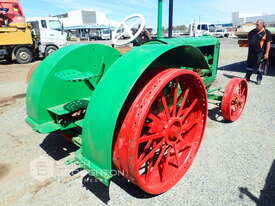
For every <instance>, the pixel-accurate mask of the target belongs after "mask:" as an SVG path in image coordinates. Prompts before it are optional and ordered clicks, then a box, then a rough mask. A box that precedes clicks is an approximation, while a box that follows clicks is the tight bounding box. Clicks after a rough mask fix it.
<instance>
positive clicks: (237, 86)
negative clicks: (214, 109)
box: [221, 78, 248, 122]
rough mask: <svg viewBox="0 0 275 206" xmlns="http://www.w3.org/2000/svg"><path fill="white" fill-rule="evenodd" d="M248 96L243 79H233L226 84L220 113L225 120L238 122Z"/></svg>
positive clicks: (246, 86) (245, 82)
mask: <svg viewBox="0 0 275 206" xmlns="http://www.w3.org/2000/svg"><path fill="white" fill-rule="evenodd" d="M247 94H248V85H247V81H246V80H245V79H241V78H234V79H231V80H230V82H229V83H228V85H227V87H226V89H225V92H224V96H223V99H222V105H221V111H222V116H223V118H224V119H225V120H227V121H230V122H234V121H236V120H238V119H239V118H240V116H241V114H242V112H243V110H244V107H245V104H246V100H247Z"/></svg>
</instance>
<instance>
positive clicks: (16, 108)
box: [0, 40, 275, 206]
mask: <svg viewBox="0 0 275 206" xmlns="http://www.w3.org/2000/svg"><path fill="white" fill-rule="evenodd" d="M246 53H247V49H245V48H238V47H237V43H236V41H235V40H222V48H221V56H220V57H221V58H220V66H221V70H220V71H219V75H218V80H217V81H216V82H215V84H214V85H215V86H225V85H226V83H227V82H228V81H229V80H230V78H232V77H235V76H237V77H243V76H244V73H243V72H244V65H245V64H244V62H243V61H244V60H245V58H246ZM30 66H31V65H29V67H30ZM8 67H13V69H12V70H13V71H14V73H16V72H17V71H18V72H19V70H20V67H21V66H18V65H16V66H13V65H0V79H1V77H3V74H2V73H4V72H3V71H4V70H5V71H7V68H8ZM29 67H28V68H29ZM28 68H27V67H25V66H24V67H22V69H23V70H24V71H25V72H21V73H20V74H21V75H22V76H21V77H20V78H18V79H15V80H14V81H11V82H10V83H9V81H1V83H0V92H1V93H0V97H3V98H4V99H3V98H2V99H0V125H1V131H0V139H1V140H0V185H1V190H0V205H3V206H4V205H7V206H10V205H18V206H19V205H20V206H36V205H41V206H47V205H49V206H55V205H56V206H63V205H64V206H65V205H66V206H70V205H81V206H82V205H83V206H84V205H93V206H94V205H105V204H108V205H142V204H147V205H188V206H200V205H202V206H238V205H242V206H255V205H260V206H274V205H275V161H274V158H275V140H274V139H275V116H274V114H275V94H274V92H271V90H272V88H274V82H275V77H274V76H275V68H273V69H272V70H271V75H270V76H266V77H265V78H264V81H263V84H262V85H261V86H256V85H255V84H254V83H249V99H248V104H247V107H246V109H245V112H244V114H243V116H242V117H241V119H240V120H239V121H237V122H235V123H230V124H228V123H224V122H222V121H217V120H215V118H214V117H215V114H216V113H217V109H215V108H212V107H211V110H210V112H209V121H208V126H207V131H206V135H205V137H204V141H203V144H202V146H201V149H200V151H199V153H198V155H197V158H196V160H195V161H194V163H193V165H192V167H191V169H190V170H189V171H188V173H187V175H186V176H185V177H184V178H183V179H182V180H181V181H180V182H179V183H178V184H177V185H176V186H175V187H174V188H173V189H172V190H170V191H168V192H167V193H165V194H162V195H159V196H154V197H152V196H148V195H146V194H144V193H143V192H141V191H140V190H139V189H138V188H136V187H135V186H134V185H132V184H131V183H128V182H126V181H125V180H123V179H121V178H116V179H115V180H114V181H112V183H111V186H110V188H109V189H108V188H106V187H104V186H102V185H101V184H100V183H98V182H94V181H93V182H91V183H89V184H88V183H85V181H84V180H85V179H87V178H86V177H87V176H86V173H85V171H82V172H80V173H78V174H76V175H75V176H70V175H69V173H70V172H72V171H73V170H74V169H76V168H77V167H76V166H69V167H67V166H64V162H65V161H66V160H68V159H70V156H71V153H72V152H73V151H75V150H76V147H74V146H72V145H70V144H69V143H67V142H66V141H64V140H63V139H62V138H59V137H57V136H55V135H50V136H46V135H40V134H37V133H35V132H33V131H32V130H31V129H30V128H29V127H28V126H27V125H26V123H25V122H24V118H25V105H24V92H23V93H22V90H24V89H25V85H24V78H25V76H23V74H25V73H26V72H27V71H28ZM5 75H6V74H5ZM5 79H6V78H5ZM16 85H17V86H16ZM17 87H18V88H17ZM4 91H6V92H7V91H8V92H10V94H11V96H9V97H7V95H6V94H7V93H5V95H4V94H3V93H2V92H4ZM37 158H38V159H40V160H41V158H44V159H43V160H45V158H46V159H47V162H48V163H49V164H53V166H54V168H55V170H54V175H53V176H52V177H50V178H47V179H45V180H43V181H38V180H35V179H34V178H33V177H32V175H31V171H30V168H33V167H30V166H32V165H33V163H34V162H33V161H34V160H36V159H37ZM83 182H84V184H83Z"/></svg>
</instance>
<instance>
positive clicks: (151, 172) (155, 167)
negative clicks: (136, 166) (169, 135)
mask: <svg viewBox="0 0 275 206" xmlns="http://www.w3.org/2000/svg"><path fill="white" fill-rule="evenodd" d="M165 150H166V149H165V148H161V152H160V154H159V156H158V158H157V161H156V162H155V164H154V166H153V165H152V166H151V168H152V167H153V169H152V171H151V168H150V170H149V173H146V180H147V181H149V182H150V178H151V177H152V174H153V173H154V172H155V171H156V169H158V168H159V164H160V161H161V160H162V159H163V155H164V152H165ZM152 163H153V161H152Z"/></svg>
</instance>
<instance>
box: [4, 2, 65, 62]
mask: <svg viewBox="0 0 275 206" xmlns="http://www.w3.org/2000/svg"><path fill="white" fill-rule="evenodd" d="M65 44H66V34H65V33H64V32H63V26H62V24H61V22H60V21H59V20H58V19H57V18H53V17H43V18H42V17H41V18H31V19H28V21H26V19H25V17H24V13H23V10H22V7H21V5H20V2H19V0H0V59H5V60H7V61H10V62H11V61H12V60H13V59H15V60H16V61H17V62H18V63H20V64H26V63H30V62H32V60H33V59H34V58H37V57H46V56H48V55H49V54H50V53H52V52H53V51H55V50H57V49H58V48H60V47H62V46H64V45H65Z"/></svg>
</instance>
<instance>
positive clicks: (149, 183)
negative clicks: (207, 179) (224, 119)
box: [114, 69, 207, 194]
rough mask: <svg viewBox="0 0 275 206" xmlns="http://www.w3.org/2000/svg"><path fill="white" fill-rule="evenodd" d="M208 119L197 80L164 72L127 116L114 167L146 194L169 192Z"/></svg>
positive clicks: (187, 163) (175, 71)
mask: <svg viewBox="0 0 275 206" xmlns="http://www.w3.org/2000/svg"><path fill="white" fill-rule="evenodd" d="M206 117H207V101H206V91H205V88H204V86H203V83H202V81H201V79H200V77H199V76H197V75H196V74H195V73H193V72H191V71H187V70H179V69H167V70H164V71H162V72H161V73H159V74H158V75H157V76H156V77H154V78H153V79H152V80H151V81H149V83H147V85H146V86H145V87H144V89H142V91H141V92H140V93H139V95H138V97H137V98H136V99H135V101H134V103H133V104H132V106H131V108H130V110H129V112H128V113H127V115H126V117H125V120H124V122H123V124H122V128H121V129H120V132H119V135H118V138H117V141H116V142H115V146H114V163H115V165H116V166H117V167H118V169H119V170H120V171H123V172H124V174H125V176H126V177H128V178H129V179H130V180H132V182H134V183H135V184H137V185H138V186H139V187H140V188H141V189H143V190H144V191H146V192H148V193H151V194H160V193H163V192H165V191H167V190H169V189H170V188H171V187H172V186H174V185H175V184H176V183H177V182H178V181H179V180H180V178H181V177H182V176H183V175H184V174H185V173H186V172H187V170H188V168H189V167H190V165H191V163H192V161H193V159H194V157H195V155H196V153H197V151H198V148H199V146H200V143H201V140H202V137H203V134H204V130H205V123H206ZM116 150H117V151H116ZM118 150H119V151H118Z"/></svg>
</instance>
